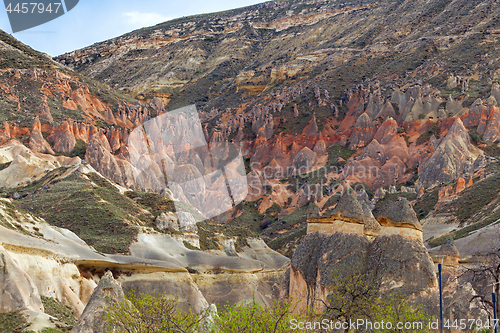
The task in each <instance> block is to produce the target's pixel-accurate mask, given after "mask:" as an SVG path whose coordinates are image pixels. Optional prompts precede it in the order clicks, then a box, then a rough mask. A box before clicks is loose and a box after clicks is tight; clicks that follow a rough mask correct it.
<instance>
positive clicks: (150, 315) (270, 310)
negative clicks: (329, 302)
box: [105, 291, 305, 333]
mask: <svg viewBox="0 0 500 333" xmlns="http://www.w3.org/2000/svg"><path fill="white" fill-rule="evenodd" d="M126 297H127V299H126V300H125V301H124V302H117V303H113V304H110V310H109V311H108V312H107V313H106V314H105V318H106V320H107V321H108V322H109V323H110V324H111V325H112V327H110V328H109V330H108V331H109V332H127V333H160V332H161V333H167V332H168V333H170V332H180V333H195V332H196V333H198V332H206V333H226V332H227V333H229V332H231V333H233V332H243V333H245V332H248V333H286V332H289V331H290V321H291V320H292V319H296V320H297V321H303V320H304V318H305V317H304V316H301V315H295V314H294V308H293V307H292V303H291V302H290V301H284V302H277V301H275V302H274V303H273V304H272V305H271V306H269V307H267V308H264V307H262V306H261V305H259V304H258V303H257V302H256V301H255V300H252V301H251V302H250V303H249V304H241V305H235V306H228V307H226V308H225V309H224V310H223V311H221V312H219V314H216V313H211V312H210V311H206V312H204V313H203V314H201V315H199V316H198V315H195V314H193V313H192V312H183V311H182V310H181V309H179V306H178V305H179V302H178V298H176V297H171V296H167V295H166V294H161V295H158V296H156V297H153V296H151V295H150V294H143V293H138V294H137V293H135V292H134V291H131V292H130V293H128V294H127V296H126Z"/></svg>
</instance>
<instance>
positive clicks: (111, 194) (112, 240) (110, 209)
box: [18, 169, 154, 253]
mask: <svg viewBox="0 0 500 333" xmlns="http://www.w3.org/2000/svg"><path fill="white" fill-rule="evenodd" d="M58 170H59V169H58ZM58 170H56V172H60V171H58ZM87 177H88V178H89V179H86V177H84V176H83V175H81V174H79V173H74V174H72V175H70V176H68V177H66V178H65V179H62V180H60V181H56V182H48V184H46V185H44V186H42V187H38V188H36V187H35V188H34V187H31V190H30V189H24V190H21V192H24V193H26V194H28V195H27V196H25V197H24V198H22V199H20V200H18V205H19V206H20V207H21V208H24V209H28V210H30V211H31V212H33V213H34V214H36V215H38V216H40V217H43V218H45V220H46V221H47V222H49V223H50V224H52V225H55V226H58V227H62V228H67V229H69V230H71V231H73V232H74V233H76V234H77V235H78V236H79V237H80V238H82V239H83V240H84V241H85V242H86V243H87V244H89V245H90V246H93V247H94V248H95V249H96V250H97V251H101V252H104V253H128V251H129V246H130V244H131V243H132V242H134V241H135V240H136V238H137V234H138V231H139V228H140V227H142V226H148V227H154V218H153V216H152V215H151V214H150V213H149V212H148V211H146V210H144V209H143V208H142V207H141V206H139V205H137V204H136V203H135V202H134V201H133V200H131V199H129V198H127V197H126V196H124V195H122V194H120V192H119V191H118V189H116V188H115V187H114V186H113V185H112V184H111V183H109V182H108V181H107V180H105V179H103V178H101V177H100V176H98V175H97V174H92V173H91V174H88V175H87ZM38 185H41V184H38ZM18 190H19V189H18Z"/></svg>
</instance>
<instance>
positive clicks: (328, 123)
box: [55, 0, 500, 255]
mask: <svg viewBox="0 0 500 333" xmlns="http://www.w3.org/2000/svg"><path fill="white" fill-rule="evenodd" d="M457 8H459V10H457ZM499 11H500V8H499V7H498V5H497V4H496V3H494V2H491V1H473V2H471V1H458V2H456V1H454V2H451V1H438V0H435V1H429V2H425V3H414V2H409V1H379V2H369V1H368V2H366V1H351V2H344V3H337V2H321V1H319V2H315V1H310V2H302V1H283V2H270V3H265V4H260V5H255V6H250V7H246V8H241V9H237V10H232V11H226V12H221V13H214V14H207V15H200V16H193V17H186V18H182V19H178V20H174V21H169V22H165V23H162V24H159V25H157V26H154V27H149V28H144V29H140V30H137V31H133V32H131V33H129V34H126V35H123V36H121V37H118V38H115V39H112V40H109V41H105V42H102V43H97V44H94V45H92V46H89V47H87V48H84V49H81V50H77V51H74V52H71V53H68V54H64V55H61V56H59V57H56V58H55V60H56V61H58V62H59V63H61V64H65V65H67V66H69V67H71V68H73V69H76V70H77V71H79V72H81V73H83V74H85V75H87V76H90V77H92V78H95V79H98V80H101V81H102V82H105V83H107V84H109V85H110V86H112V87H114V88H116V89H119V90H120V91H122V92H125V93H128V94H130V95H132V96H134V97H136V98H139V99H143V100H144V101H149V100H151V99H152V98H157V99H161V100H162V101H163V102H164V103H166V104H167V105H166V110H173V109H176V108H178V107H180V106H185V105H188V104H192V103H194V104H196V105H197V107H198V109H199V111H200V118H201V120H202V122H203V123H204V126H206V137H207V140H209V141H212V142H213V141H225V140H228V141H233V142H237V143H239V144H240V145H241V146H242V152H243V153H244V155H245V157H246V158H247V162H248V171H250V170H252V173H250V175H249V180H250V182H251V183H253V184H254V185H255V186H251V188H250V194H251V196H250V197H249V198H250V199H251V200H252V201H255V200H259V201H256V202H255V203H253V204H251V205H248V206H249V207H245V208H243V207H240V212H239V213H237V214H236V218H235V220H234V222H233V223H234V225H240V226H241V225H244V226H245V227H246V228H247V229H250V230H254V231H255V232H260V231H261V230H259V229H261V228H260V227H259V225H258V224H259V223H260V221H262V220H266V221H267V222H266V223H265V224H266V225H269V226H271V228H266V230H265V231H264V237H266V239H267V240H268V241H269V242H271V243H270V244H274V245H273V246H275V248H280V249H281V250H282V251H284V252H286V251H287V250H286V248H283V246H285V247H287V246H290V244H295V243H296V242H297V237H299V238H300V237H302V236H303V235H304V232H305V229H304V225H303V224H302V223H296V222H294V221H295V216H296V215H294V214H297V215H300V216H302V217H304V216H305V215H306V214H307V205H309V204H310V203H315V204H316V205H318V206H319V207H320V208H321V210H323V211H326V210H328V209H332V208H333V205H334V204H335V202H336V201H335V200H336V199H335V198H336V196H335V193H334V192H335V191H336V189H337V188H338V186H339V184H340V183H341V182H342V181H347V182H348V183H350V184H351V185H352V184H364V185H362V186H364V187H365V190H368V188H369V190H368V197H369V198H368V199H369V200H372V194H371V193H375V192H377V190H379V189H380V191H379V194H380V195H379V197H380V196H382V197H383V195H384V194H383V192H384V189H385V191H386V192H387V191H389V190H390V191H392V192H396V191H398V190H399V189H400V187H401V186H403V191H407V190H408V191H409V192H410V193H409V194H404V195H405V196H410V197H411V198H410V199H412V200H413V203H416V204H417V205H418V207H419V208H418V209H419V210H421V211H422V212H420V214H422V217H424V216H426V215H427V214H428V212H429V211H430V210H431V209H432V208H433V207H434V206H433V205H431V206H429V205H427V204H428V202H430V203H434V198H436V196H437V194H438V192H439V191H440V190H438V189H436V188H435V186H438V187H441V185H442V184H447V185H446V186H448V190H446V189H442V190H441V192H442V193H445V192H446V191H448V192H449V194H452V193H451V192H453V191H452V190H451V188H450V186H451V187H454V188H458V192H456V193H462V189H465V188H466V187H469V186H470V185H472V183H474V179H476V180H477V179H478V178H475V177H478V174H477V171H479V170H483V168H484V166H485V165H486V164H487V163H488V161H494V160H490V159H489V158H488V156H489V157H493V158H495V157H496V156H497V154H498V149H497V140H498V135H499V128H498V124H497V121H496V119H497V116H498V114H499V113H498V112H499V111H498V109H497V104H498V101H497V98H498V97H500V92H499V91H500V90H499V88H498V85H497V81H498V74H497V71H498V69H499V66H500V65H499V64H498V55H497V52H498V50H496V48H495V47H494V45H495V43H496V42H497V39H498V33H497V30H496V29H498V28H499V27H498V24H499V22H498V19H497V13H498V12H499ZM159 64H161V66H159ZM131 73H132V74H131ZM458 118H460V121H458V122H457V121H456V120H457V119H458ZM450 129H451V130H450ZM327 154H328V157H326V155H327ZM483 155H484V156H486V157H482V156H483ZM478 158H479V160H478ZM481 161H484V162H481ZM476 162H477V163H476ZM250 168H251V169H250ZM314 170H318V172H317V173H316V174H314V173H311V174H309V175H307V176H305V177H297V174H299V173H309V172H311V171H314ZM480 172H482V171H480ZM486 174H491V172H486ZM456 182H458V183H460V185H456ZM462 184H464V185H462ZM393 186H394V187H395V189H393V190H391V188H392V187H393ZM358 189H360V188H358ZM413 193H415V194H416V195H415V196H414V195H413ZM424 194H425V195H424ZM454 194H455V193H454ZM454 194H453V195H452V198H456V197H455V196H454ZM417 197H418V198H419V199H418V201H417ZM442 197H443V194H441V195H439V199H442ZM491 198H493V197H491ZM489 199H490V198H488V199H486V201H488V203H490V202H491V201H489ZM493 202H495V201H494V200H493ZM255 204H256V205H255ZM485 204H486V203H485ZM373 205H374V204H373V203H372V208H374V206H373ZM423 206H425V207H424V208H420V207H423ZM301 207H305V208H304V209H302V210H300V208H301ZM438 207H439V205H438ZM256 208H257V209H256ZM477 209H479V207H478V208H477ZM492 211H495V210H494V208H492ZM278 212H279V213H278ZM476 212H477V211H474V213H476ZM469 217H470V216H469ZM299 219H300V218H299ZM485 219H486V220H482V223H483V224H488V223H489V222H484V221H490V222H491V221H493V222H494V221H496V220H497V219H495V218H494V216H489V217H485ZM275 221H277V222H278V223H275ZM289 221H290V222H289ZM431 223H432V224H434V223H435V220H432V222H431ZM436 223H438V224H439V223H440V222H436ZM470 223H474V222H473V221H472V220H471V221H470V222H465V221H464V220H462V221H461V222H460V224H459V225H458V229H460V230H461V228H462V227H464V226H468V225H469V224H470ZM249 224H250V226H248V225H249ZM483 224H481V225H483ZM424 227H425V224H424ZM429 228H430V229H429V230H435V229H434V227H429ZM474 228H480V227H479V226H476V227H474ZM449 230H451V229H450V228H448V229H447V228H446V227H445V228H444V229H443V232H444V233H447V232H448V231H449ZM445 231H446V232H445ZM457 231H458V230H457ZM459 234H460V235H465V234H468V233H466V232H460V233H459ZM426 235H428V237H427V238H429V237H435V238H437V237H439V236H442V232H439V233H437V234H435V233H434V232H433V231H429V233H427V232H426ZM452 236H453V237H459V236H456V234H453V235H452ZM284 244H287V245H284ZM432 244H437V243H436V241H434V243H432ZM296 245H297V244H296ZM292 249H293V247H292ZM287 253H288V254H289V255H291V253H292V252H287Z"/></svg>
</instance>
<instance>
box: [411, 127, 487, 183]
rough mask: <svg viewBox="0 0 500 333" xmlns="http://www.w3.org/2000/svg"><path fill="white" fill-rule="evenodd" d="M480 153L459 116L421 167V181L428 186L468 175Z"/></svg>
mask: <svg viewBox="0 0 500 333" xmlns="http://www.w3.org/2000/svg"><path fill="white" fill-rule="evenodd" d="M480 153H481V152H480V150H479V149H477V148H476V147H474V145H472V144H471V142H470V137H469V133H468V131H467V129H466V128H465V127H464V125H463V123H462V121H461V120H460V118H457V119H456V120H455V123H454V124H453V126H452V127H451V129H450V130H449V131H448V133H447V134H446V136H445V137H444V138H443V141H441V143H440V144H439V145H438V147H437V148H436V150H435V152H434V153H433V154H432V155H431V156H430V158H429V159H428V160H427V161H425V162H424V163H423V164H422V165H421V166H420V167H419V172H418V173H419V183H420V184H421V185H422V186H424V187H426V188H428V187H431V186H432V185H436V184H439V183H444V182H449V181H452V180H455V179H457V178H458V177H459V176H467V175H469V174H470V172H471V171H472V166H473V164H474V161H475V160H476V158H477V157H478V156H479V154H480Z"/></svg>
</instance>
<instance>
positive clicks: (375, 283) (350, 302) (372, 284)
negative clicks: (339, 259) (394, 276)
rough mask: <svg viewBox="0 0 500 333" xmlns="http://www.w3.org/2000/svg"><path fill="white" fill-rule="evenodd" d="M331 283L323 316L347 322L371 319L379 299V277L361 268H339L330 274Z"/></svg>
mask: <svg viewBox="0 0 500 333" xmlns="http://www.w3.org/2000/svg"><path fill="white" fill-rule="evenodd" d="M331 276H332V279H333V281H332V283H331V285H330V286H329V287H328V290H329V291H330V293H329V295H328V298H327V302H324V305H325V307H326V312H325V315H326V317H327V318H329V319H333V320H338V321H342V322H349V321H351V320H356V319H358V318H368V319H372V318H373V315H374V313H375V310H376V303H377V299H378V297H379V289H380V284H381V277H380V276H378V275H377V274H376V273H375V272H374V273H370V272H366V271H365V270H364V269H363V268H362V267H361V266H355V267H353V268H348V267H341V268H339V269H336V270H334V271H333V272H332V275H331Z"/></svg>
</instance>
